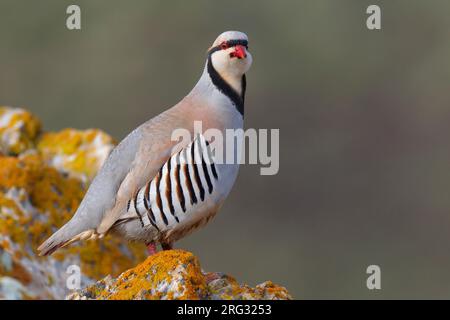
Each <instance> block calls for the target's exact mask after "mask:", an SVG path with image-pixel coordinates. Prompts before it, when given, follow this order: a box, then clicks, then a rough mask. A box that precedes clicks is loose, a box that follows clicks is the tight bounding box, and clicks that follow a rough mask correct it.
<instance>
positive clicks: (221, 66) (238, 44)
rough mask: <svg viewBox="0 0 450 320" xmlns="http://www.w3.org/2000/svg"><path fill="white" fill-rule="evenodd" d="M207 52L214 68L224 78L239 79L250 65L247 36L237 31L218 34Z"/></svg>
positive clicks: (250, 58)
mask: <svg viewBox="0 0 450 320" xmlns="http://www.w3.org/2000/svg"><path fill="white" fill-rule="evenodd" d="M208 54H209V56H210V59H211V62H212V64H213V66H214V68H215V69H216V70H217V72H218V73H219V74H220V75H221V76H222V77H224V78H225V79H230V78H236V79H240V78H241V77H242V76H243V75H244V74H245V73H246V72H247V71H248V70H249V69H250V66H251V65H252V55H251V54H250V52H249V51H248V37H247V35H246V34H245V33H242V32H239V31H226V32H224V33H222V34H221V35H219V36H218V37H217V39H216V40H215V41H214V43H213V45H212V46H211V48H209V50H208Z"/></svg>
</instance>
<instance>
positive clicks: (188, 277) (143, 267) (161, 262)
mask: <svg viewBox="0 0 450 320" xmlns="http://www.w3.org/2000/svg"><path fill="white" fill-rule="evenodd" d="M179 266H183V271H182V272H183V275H182V276H183V280H184V281H183V286H182V288H178V291H177V295H176V294H175V292H173V291H168V292H166V293H164V292H161V291H158V287H159V286H161V285H163V284H166V285H168V284H171V283H172V282H174V281H175V280H174V276H175V274H176V273H177V272H179V271H178V270H177V268H178V267H179ZM112 291H113V293H112V294H111V293H110V291H109V290H103V291H102V292H101V293H100V295H99V296H98V298H99V299H110V300H129V299H135V298H137V297H139V298H141V299H147V300H154V299H161V298H163V296H164V295H167V296H166V297H165V298H166V299H200V298H201V297H202V295H205V294H206V283H205V278H204V276H203V274H202V272H201V268H200V263H199V261H198V259H197V258H196V257H195V256H194V255H193V254H192V253H190V252H187V251H183V250H168V251H161V252H159V253H157V254H155V255H152V256H150V257H148V258H147V259H146V260H145V261H144V262H142V263H141V264H139V265H137V266H136V267H134V268H133V269H130V270H128V271H126V272H124V273H123V274H122V275H120V277H119V278H118V279H117V281H116V283H115V285H114V289H113V290H112Z"/></svg>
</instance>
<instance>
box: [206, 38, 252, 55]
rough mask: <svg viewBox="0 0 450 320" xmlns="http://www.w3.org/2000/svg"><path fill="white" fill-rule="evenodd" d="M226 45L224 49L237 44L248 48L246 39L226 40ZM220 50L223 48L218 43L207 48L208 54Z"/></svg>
mask: <svg viewBox="0 0 450 320" xmlns="http://www.w3.org/2000/svg"><path fill="white" fill-rule="evenodd" d="M227 45H228V47H227V48H226V49H228V48H231V47H235V46H237V45H241V46H244V47H245V48H247V49H248V41H247V40H228V41H227ZM220 50H225V49H223V48H222V46H221V44H219V45H218V46H215V47H212V48H211V49H209V51H208V54H209V55H211V54H213V53H214V52H216V51H220Z"/></svg>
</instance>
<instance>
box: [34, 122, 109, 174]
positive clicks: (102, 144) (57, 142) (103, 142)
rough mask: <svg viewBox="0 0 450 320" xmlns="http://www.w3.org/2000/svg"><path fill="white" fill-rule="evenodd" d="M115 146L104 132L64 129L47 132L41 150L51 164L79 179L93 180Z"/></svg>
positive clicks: (39, 148)
mask: <svg viewBox="0 0 450 320" xmlns="http://www.w3.org/2000/svg"><path fill="white" fill-rule="evenodd" d="M113 146H114V140H113V139H112V138H111V137H110V136H109V135H107V134H106V133H104V132H103V131H101V130H98V129H89V130H85V131H81V130H75V129H64V130H62V131H60V132H48V133H44V134H43V135H42V136H41V137H40V139H39V141H38V144H37V149H38V151H39V152H40V154H41V155H42V156H43V157H44V159H45V160H46V161H47V163H50V164H53V165H55V166H57V167H58V168H59V169H62V170H65V171H67V172H69V173H72V174H74V175H75V176H78V177H80V176H83V175H84V176H86V177H87V178H88V179H92V178H93V177H94V175H95V174H96V173H97V171H98V169H99V168H100V166H101V165H102V163H103V161H104V160H105V158H106V156H107V155H108V153H109V152H110V151H111V150H112V148H113ZM55 159H57V160H56V161H55Z"/></svg>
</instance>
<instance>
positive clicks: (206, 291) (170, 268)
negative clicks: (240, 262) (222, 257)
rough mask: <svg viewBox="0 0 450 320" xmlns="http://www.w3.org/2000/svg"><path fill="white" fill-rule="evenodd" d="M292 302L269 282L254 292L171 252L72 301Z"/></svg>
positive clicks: (186, 255)
mask: <svg viewBox="0 0 450 320" xmlns="http://www.w3.org/2000/svg"><path fill="white" fill-rule="evenodd" d="M81 298H86V299H101V300H103V299H106V300H129V299H135V300H141V299H146V300H154V299H223V300H230V299H291V297H290V295H289V293H288V292H287V290H286V289H285V288H283V287H280V286H277V285H275V284H273V283H272V282H270V281H267V282H264V283H262V284H260V285H258V286H256V287H255V288H251V287H249V286H247V285H242V284H239V283H238V282H237V281H236V279H234V278H233V277H231V276H227V275H224V274H220V273H206V274H204V273H203V272H202V270H201V268H200V264H199V261H198V259H197V258H196V257H195V256H194V255H193V254H192V253H190V252H186V251H183V250H168V251H162V252H159V253H157V254H155V255H153V256H150V257H148V258H147V260H145V261H144V262H142V263H141V264H139V265H138V266H136V267H134V268H132V269H130V270H127V271H125V272H124V273H122V274H121V275H120V276H119V277H118V278H117V279H112V278H110V277H108V278H106V279H104V280H101V281H99V282H97V283H95V284H93V285H91V286H89V287H87V288H86V289H84V290H81V291H80V292H78V293H77V292H76V293H74V294H73V295H71V296H70V297H69V299H81Z"/></svg>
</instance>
